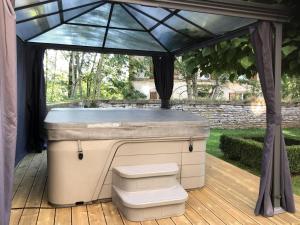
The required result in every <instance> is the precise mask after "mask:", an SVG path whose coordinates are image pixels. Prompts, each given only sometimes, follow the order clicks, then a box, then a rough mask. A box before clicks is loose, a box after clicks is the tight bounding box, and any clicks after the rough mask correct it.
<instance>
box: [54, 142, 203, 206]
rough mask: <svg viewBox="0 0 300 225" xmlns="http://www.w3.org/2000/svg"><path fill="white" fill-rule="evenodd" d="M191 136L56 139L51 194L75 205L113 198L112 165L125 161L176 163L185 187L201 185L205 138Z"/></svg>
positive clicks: (57, 202) (61, 202) (58, 203)
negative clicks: (91, 139)
mask: <svg viewBox="0 0 300 225" xmlns="http://www.w3.org/2000/svg"><path fill="white" fill-rule="evenodd" d="M190 143H191V141H190V140H189V139H188V138H168V139H139V140H95V141H81V142H80V144H81V149H82V152H83V159H82V160H80V159H79V156H78V154H79V152H78V149H80V146H79V143H78V142H76V141H57V142H56V141H55V142H51V143H50V144H49V151H48V164H49V166H48V176H49V178H48V179H49V181H48V185H49V186H48V198H49V202H50V203H52V204H55V205H73V204H75V203H78V202H90V201H93V200H97V199H106V198H111V189H112V168H113V167H116V166H124V165H142V164H159V163H177V164H178V165H179V167H180V172H179V174H178V177H177V179H178V180H179V181H180V183H181V184H182V185H183V187H184V188H185V189H192V188H198V187H202V186H203V185H204V175H205V171H204V170H205V148H206V139H205V138H203V137H201V138H193V140H192V146H193V151H192V152H190V148H189V146H190Z"/></svg>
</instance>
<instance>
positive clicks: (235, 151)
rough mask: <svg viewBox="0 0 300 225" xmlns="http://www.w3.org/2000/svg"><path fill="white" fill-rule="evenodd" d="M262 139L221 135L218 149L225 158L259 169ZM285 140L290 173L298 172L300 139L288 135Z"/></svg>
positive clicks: (299, 168)
mask: <svg viewBox="0 0 300 225" xmlns="http://www.w3.org/2000/svg"><path fill="white" fill-rule="evenodd" d="M263 140H264V137H263V136H246V137H245V136H244V137H237V136H228V135H222V136H221V139H220V149H221V150H222V152H223V153H224V157H225V158H227V159H231V160H236V161H239V162H241V163H242V164H244V165H246V166H249V167H251V168H253V169H260V167H261V160H262V150H263ZM285 142H286V143H287V148H286V149H287V155H288V159H289V163H290V169H291V173H292V174H300V140H299V139H297V138H294V137H288V138H285ZM295 144H297V145H295ZM288 145H289V146H288Z"/></svg>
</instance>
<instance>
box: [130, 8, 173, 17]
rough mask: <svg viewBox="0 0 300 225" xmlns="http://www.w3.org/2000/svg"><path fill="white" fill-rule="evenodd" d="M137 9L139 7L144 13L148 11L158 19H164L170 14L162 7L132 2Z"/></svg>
mask: <svg viewBox="0 0 300 225" xmlns="http://www.w3.org/2000/svg"><path fill="white" fill-rule="evenodd" d="M130 5H131V6H133V7H134V8H136V9H139V10H141V11H143V12H144V13H147V14H148V15H150V16H152V17H154V18H156V19H158V20H162V19H163V18H165V17H166V16H168V15H169V14H170V13H169V12H168V11H167V10H165V9H162V8H156V7H150V6H142V5H136V4H130Z"/></svg>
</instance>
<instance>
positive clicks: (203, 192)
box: [10, 152, 300, 225]
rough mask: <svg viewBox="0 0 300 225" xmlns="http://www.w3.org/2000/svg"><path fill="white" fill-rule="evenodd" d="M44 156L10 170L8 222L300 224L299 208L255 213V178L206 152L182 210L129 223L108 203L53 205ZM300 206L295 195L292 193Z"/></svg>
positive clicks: (33, 156)
mask: <svg viewBox="0 0 300 225" xmlns="http://www.w3.org/2000/svg"><path fill="white" fill-rule="evenodd" d="M46 158H47V155H46V152H43V153H41V154H29V155H27V156H26V157H25V158H24V159H23V160H22V161H21V162H20V163H19V164H18V166H17V167H16V169H15V180H14V189H13V202H12V211H11V212H12V214H11V220H10V225H31V224H34V225H77V224H80V225H208V224H210V225H225V224H226V225H227V224H230V225H231V224H236V225H241V224H249V225H250V224H251V225H252V224H253V225H254V224H256V225H257V224H260V225H276V224H277V225H284V224H300V212H299V211H298V210H297V212H296V213H295V214H290V213H284V214H280V215H277V216H274V217H271V218H264V217H262V216H255V215H254V212H253V210H254V207H255V203H256V198H257V193H258V187H259V177H257V176H255V175H253V174H250V173H248V172H247V171H244V170H242V169H239V168H237V167H235V166H233V165H231V164H229V163H227V162H224V161H222V160H220V159H218V158H215V157H213V156H211V155H208V154H207V161H206V180H205V184H206V185H205V187H204V188H201V189H194V190H191V191H189V199H188V201H187V204H186V211H185V214H184V215H182V216H179V217H172V218H165V219H160V220H151V221H144V222H132V221H128V220H127V219H126V218H124V217H123V216H122V215H121V214H120V213H119V211H118V209H117V208H116V207H115V206H114V205H113V204H112V203H111V202H106V203H93V204H89V205H83V206H76V207H69V208H53V207H52V206H51V205H50V204H48V200H47V160H46ZM295 202H296V208H297V209H300V197H299V196H295Z"/></svg>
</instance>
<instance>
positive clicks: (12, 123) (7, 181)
mask: <svg viewBox="0 0 300 225" xmlns="http://www.w3.org/2000/svg"><path fill="white" fill-rule="evenodd" d="M16 51H17V50H16V21H15V13H14V8H13V5H12V2H11V1H10V0H2V1H0V225H8V224H9V216H10V207H11V199H12V188H13V179H14V165H15V151H16V134H17V76H16V68H17V66H16V60H17V59H16Z"/></svg>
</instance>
